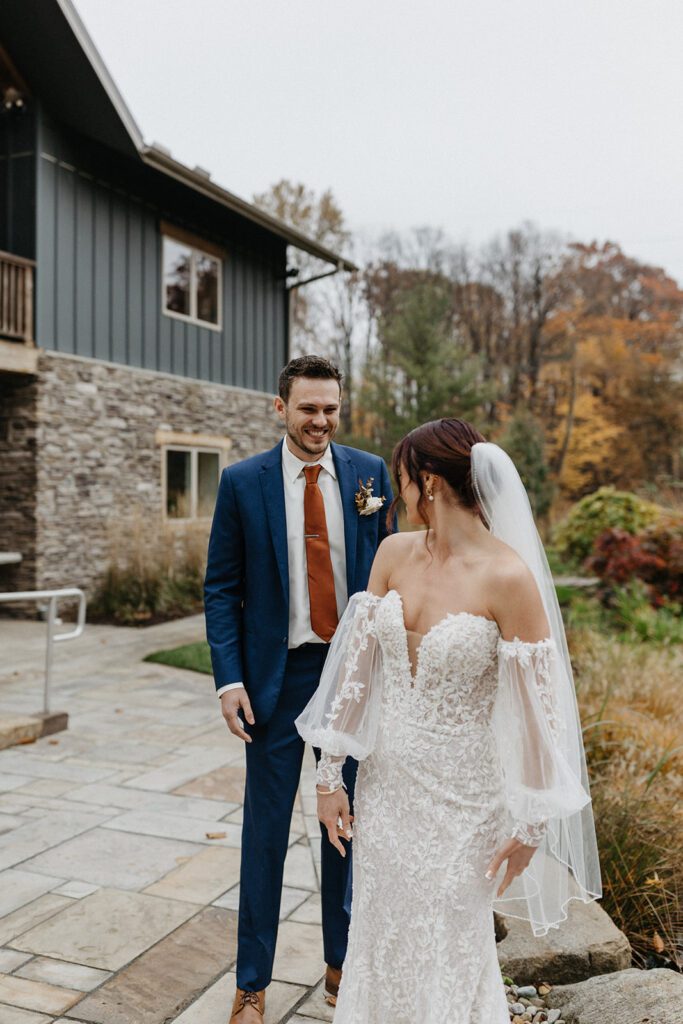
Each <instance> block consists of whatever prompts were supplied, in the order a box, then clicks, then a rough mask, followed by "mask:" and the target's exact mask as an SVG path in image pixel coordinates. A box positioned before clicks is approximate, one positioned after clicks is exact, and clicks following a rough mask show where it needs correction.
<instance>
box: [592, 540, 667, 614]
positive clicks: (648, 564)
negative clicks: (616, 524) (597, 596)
mask: <svg viewBox="0 0 683 1024" xmlns="http://www.w3.org/2000/svg"><path fill="white" fill-rule="evenodd" d="M585 565H586V569H587V570H588V571H589V572H593V573H595V574H596V576H599V577H600V580H601V581H602V595H601V596H602V598H603V600H604V601H605V603H607V604H609V603H610V598H611V596H612V595H613V593H614V591H615V589H617V588H619V587H624V586H626V585H627V584H628V583H629V582H631V581H632V580H634V579H638V580H642V581H643V582H644V583H646V584H647V587H648V594H649V597H650V602H651V604H652V605H653V606H654V607H659V606H661V605H663V604H664V603H667V602H673V603H677V604H678V603H680V602H681V601H682V600H683V522H681V521H678V520H662V521H660V522H659V523H657V524H656V525H653V526H650V527H649V528H648V529H646V530H644V531H643V532H642V533H640V534H638V535H636V536H633V534H630V533H627V531H626V530H619V529H612V530H605V532H604V533H601V534H600V536H599V537H597V538H596V540H595V542H594V545H593V553H592V555H591V556H590V557H589V558H588V559H587V560H586V563H585Z"/></svg>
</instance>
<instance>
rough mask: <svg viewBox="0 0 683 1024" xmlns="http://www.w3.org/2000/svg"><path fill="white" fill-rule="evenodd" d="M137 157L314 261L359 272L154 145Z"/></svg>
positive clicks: (141, 149) (344, 259) (354, 266)
mask: <svg viewBox="0 0 683 1024" xmlns="http://www.w3.org/2000/svg"><path fill="white" fill-rule="evenodd" d="M140 156H141V157H142V159H143V161H144V162H145V163H146V164H147V165H148V166H149V167H153V168H155V169H156V170H158V171H161V172H162V173H164V174H167V175H169V176H170V177H172V178H175V179H176V180H177V181H180V182H182V183H183V184H184V185H189V186H190V188H193V189H194V190H195V191H196V192H200V193H202V195H205V196H208V197H209V198H210V199H213V200H215V201H216V202H219V203H221V204H222V205H223V206H225V207H227V208H228V209H229V210H232V211H233V212H234V213H238V214H239V215H240V216H242V217H245V218H246V219H247V220H250V221H252V222H253V223H254V224H258V225H259V226H260V227H262V228H265V229H266V230H267V231H270V232H272V233H273V234H275V235H278V236H279V237H280V238H282V239H284V241H286V242H287V244H288V245H292V246H294V247H295V248H297V249H302V250H303V251H304V252H307V253H310V255H311V256H315V257H316V258H317V259H320V260H324V261H325V262H326V263H333V264H334V265H335V266H336V267H337V268H338V270H346V271H349V272H353V271H356V270H358V267H357V266H356V265H355V263H352V262H351V260H348V259H346V258H345V257H343V256H339V255H338V254H337V253H334V252H332V250H331V249H328V248H327V247H326V246H324V245H319V244H318V243H317V242H315V241H313V239H311V238H308V237H307V236H306V235H304V234H302V233H301V232H300V231H297V230H296V228H292V227H290V226H289V225H288V224H284V223H283V222H282V221H280V220H278V219H277V218H276V217H271V215H270V214H268V213H266V212H265V211H264V210H260V209H259V208H258V207H257V206H254V205H252V204H251V203H248V202H247V201H246V200H245V199H240V197H239V196H236V195H235V194H234V193H233V192H228V190H227V189H225V188H222V187H221V186H220V185H216V184H215V182H213V181H211V179H210V178H208V177H207V176H206V175H205V174H202V173H201V172H199V171H195V170H192V168H190V167H187V166H186V165H185V164H182V163H180V161H178V160H176V159H174V157H172V156H170V155H169V154H168V153H165V152H163V151H162V150H160V149H157V148H156V147H155V146H145V145H142V146H141V147H140Z"/></svg>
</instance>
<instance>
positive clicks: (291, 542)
mask: <svg viewBox="0 0 683 1024" xmlns="http://www.w3.org/2000/svg"><path fill="white" fill-rule="evenodd" d="M318 463H319V464H320V466H321V467H322V469H321V472H320V476H319V477H318V487H319V488H320V493H321V494H322V496H323V502H324V503H325V519H326V521H327V535H328V538H329V542H330V557H331V560H332V573H333V576H334V589H335V595H336V598H337V615H338V616H339V618H341V617H342V615H343V613H344V609H345V608H346V605H347V602H348V592H347V586H346V541H345V537H344V512H343V509H342V501H341V494H340V492H339V484H338V482H337V470H336V468H335V465H334V459H333V458H332V449H331V447H330V446H329V445H328V447H327V448H326V450H325V453H324V455H323V456H322V457H321V458H320V459H318V460H317V462H302V460H301V459H299V458H297V456H296V455H294V454H293V453H292V452H291V451H290V450H289V447H288V444H287V438H285V440H284V443H283V445H282V480H283V483H284V489H285V516H286V519H287V562H288V568H289V640H288V646H289V649H290V650H291V649H292V648H293V647H300V646H301V644H315V643H319V644H322V643H324V642H325V641H324V640H321V638H320V637H319V636H317V635H316V634H315V633H314V632H313V629H312V627H311V607H310V602H309V596H308V567H307V564H306V542H305V540H304V491H305V489H306V477H305V476H304V469H305V468H306V466H317V465H318ZM237 686H242V683H228V684H227V685H226V686H221V687H220V688H219V689H218V690H217V691H216V694H217V696H219V697H220V695H221V694H222V693H225V692H226V691H227V690H232V689H233V688H234V687H237Z"/></svg>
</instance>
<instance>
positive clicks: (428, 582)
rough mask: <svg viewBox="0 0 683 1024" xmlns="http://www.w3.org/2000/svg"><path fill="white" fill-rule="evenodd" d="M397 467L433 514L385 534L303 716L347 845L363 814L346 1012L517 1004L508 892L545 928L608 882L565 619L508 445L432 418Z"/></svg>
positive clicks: (377, 1022) (417, 510)
mask: <svg viewBox="0 0 683 1024" xmlns="http://www.w3.org/2000/svg"><path fill="white" fill-rule="evenodd" d="M392 468H393V471H394V475H395V477H396V478H397V480H398V482H399V485H400V498H401V499H402V500H403V501H404V503H405V506H406V511H407V518H408V522H409V523H411V524H414V525H418V524H424V525H425V526H426V527H427V529H426V532H424V531H420V532H412V533H403V534H395V535H393V536H391V537H389V538H387V539H386V540H385V541H384V542H383V543H382V545H381V547H380V549H379V551H378V553H377V556H376V559H375V562H374V565H373V569H372V574H371V576H370V581H369V584H368V590H367V591H364V592H362V593H360V594H355V595H354V596H353V597H352V598H351V600H350V602H349V605H348V608H347V610H346V612H345V614H344V616H343V618H342V620H341V622H340V624H339V627H338V629H337V632H336V634H335V637H334V639H333V641H332V644H331V647H330V651H329V654H328V657H327V661H326V663H325V669H324V672H323V675H322V678H321V682H320V686H319V688H318V690H317V691H316V693H315V695H314V696H313V698H312V699H311V701H310V703H309V704H308V705H307V707H306V709H305V710H304V712H303V713H302V714H301V715H300V717H299V719H298V720H297V728H298V730H299V732H300V734H301V735H302V736H303V738H304V739H305V740H307V741H309V742H310V743H311V744H313V745H314V746H316V747H319V748H320V749H321V751H322V755H321V758H320V761H319V765H318V776H317V781H318V786H317V790H318V815H319V818H320V820H321V821H322V822H323V824H324V825H325V826H326V827H327V830H328V834H329V839H330V842H331V843H332V844H333V845H334V846H335V847H336V848H337V849H338V850H339V853H340V855H341V856H345V853H346V850H345V847H344V845H343V844H342V842H341V841H340V838H339V837H340V835H342V836H344V837H347V836H348V837H350V835H351V823H352V822H353V848H354V880H353V902H352V911H351V929H350V933H349V947H348V953H347V957H346V961H345V964H344V973H343V978H342V982H341V986H340V989H339V997H338V1004H337V1010H336V1015H335V1024H384V1022H386V1021H387V1020H391V1021H392V1024H416V1022H419V1024H484V1022H485V1024H507V1022H508V1020H509V1014H508V1009H507V1001H506V998H505V993H504V988H503V984H502V980H501V974H500V970H499V968H498V960H497V956H496V944H495V936H494V927H493V915H492V912H491V911H492V908H494V909H496V910H498V911H500V912H502V913H504V914H508V915H511V916H514V917H521V918H525V919H526V920H528V921H529V922H530V924H531V927H532V929H533V931H534V933H535V934H536V935H544V934H545V933H546V932H547V931H548V929H549V928H552V927H557V925H558V924H559V923H560V922H561V921H563V920H565V919H566V916H567V905H568V903H569V901H570V900H572V899H580V900H583V901H584V902H588V901H590V900H593V899H596V898H598V897H599V896H600V894H601V890H600V871H599V864H598V856H597V848H596V842H595V832H594V827H593V816H592V811H591V806H590V797H589V795H588V782H587V778H586V765H585V758H584V753H583V746H582V741H581V729H580V724H579V719H578V713H577V708H576V700H575V696H574V688H573V683H572V674H571V666H570V662H569V655H568V653H567V647H566V641H565V636H564V630H563V626H562V620H561V617H560V613H559V608H558V604H557V598H556V596H555V590H554V587H553V584H552V578H551V575H550V571H549V569H548V563H547V560H546V558H545V553H544V551H543V547H542V545H541V542H540V539H539V537H538V533H537V531H536V528H535V525H534V521H533V516H532V514H531V509H530V507H529V502H528V499H527V496H526V492H525V490H524V487H523V485H522V482H521V480H520V478H519V475H518V474H517V471H516V469H515V467H514V465H513V464H512V462H511V461H510V459H509V458H508V456H507V455H506V454H505V453H504V452H503V451H502V449H500V448H498V447H497V446H496V445H494V444H489V443H486V442H485V441H484V438H483V437H482V436H481V434H479V433H478V431H477V430H475V429H474V427H472V426H471V425H470V424H468V423H465V422H464V421H462V420H457V419H442V420H435V421H434V422H432V423H426V424H424V425H423V426H421V427H418V428H417V429H416V430H413V431H412V432H411V433H410V434H408V435H407V436H406V437H405V438H404V439H403V440H402V441H401V442H400V443H399V444H398V445H397V447H396V450H395V452H394V456H393V467H392ZM396 500H398V498H397V499H396ZM390 511H393V508H392V510H390ZM346 757H355V758H357V759H358V760H359V761H360V762H361V764H360V768H359V772H358V780H357V784H356V795H355V807H354V812H355V816H354V817H353V818H352V817H351V814H350V808H349V802H348V798H347V795H346V792H345V790H344V788H343V784H342V776H341V769H342V765H343V763H344V760H345V759H346Z"/></svg>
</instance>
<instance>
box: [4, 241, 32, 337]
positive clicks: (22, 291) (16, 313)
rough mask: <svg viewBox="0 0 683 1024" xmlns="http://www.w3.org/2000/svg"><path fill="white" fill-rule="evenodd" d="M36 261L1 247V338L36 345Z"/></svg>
mask: <svg viewBox="0 0 683 1024" xmlns="http://www.w3.org/2000/svg"><path fill="white" fill-rule="evenodd" d="M34 267H35V263H34V261H33V260H26V259H24V258H23V256H14V255H12V253H9V252H2V250H0V338H9V339H10V340H12V341H19V342H23V344H24V345H30V346H32V347H33V346H34V345H35V341H34V338H33V268H34Z"/></svg>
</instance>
